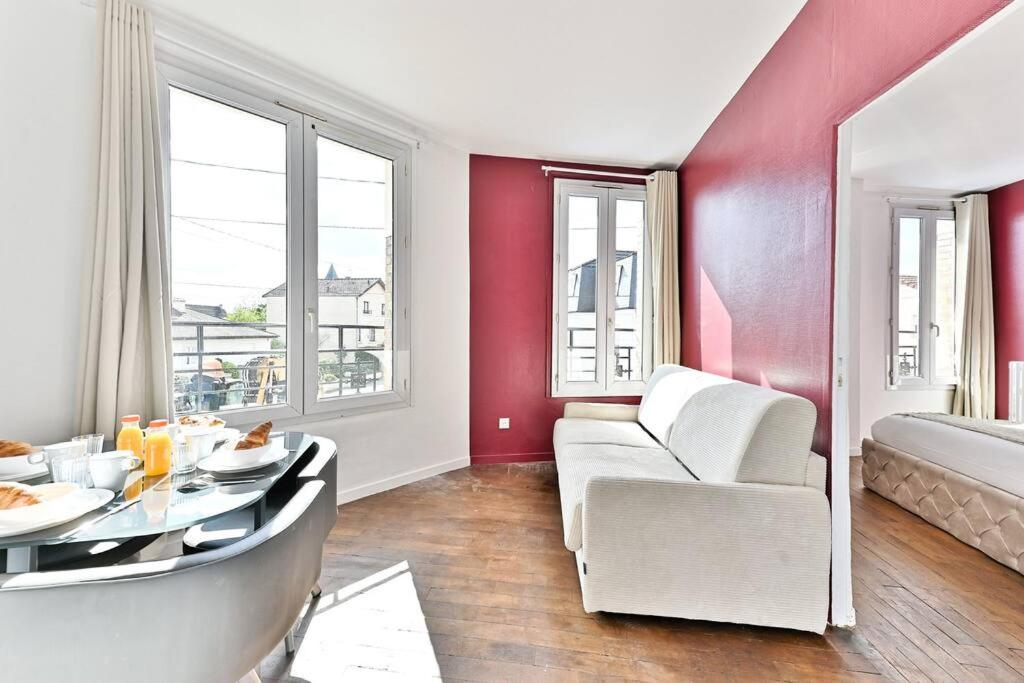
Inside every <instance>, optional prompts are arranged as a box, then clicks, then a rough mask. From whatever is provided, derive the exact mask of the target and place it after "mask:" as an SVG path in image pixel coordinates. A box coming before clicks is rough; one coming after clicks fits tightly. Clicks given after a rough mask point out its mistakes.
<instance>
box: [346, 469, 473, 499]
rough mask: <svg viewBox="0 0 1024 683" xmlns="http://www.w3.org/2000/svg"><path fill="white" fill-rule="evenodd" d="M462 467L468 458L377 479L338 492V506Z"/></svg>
mask: <svg viewBox="0 0 1024 683" xmlns="http://www.w3.org/2000/svg"><path fill="white" fill-rule="evenodd" d="M463 467H469V458H468V457H463V458H455V459H454V460H449V461H447V462H442V463H438V464H436V465H430V466H429V467H421V468H420V469H418V470H412V471H410V472H403V473H402V474H396V475H395V476H393V477H387V478H385V479H379V480H377V481H373V482H370V483H369V484H363V485H362V486H355V487H353V488H350V489H345V490H343V491H338V505H344V504H345V503H351V502H352V501H353V500H359V499H360V498H366V497H367V496H372V495H373V494H375V493H382V492H384V491H390V490H391V489H396V488H398V487H399V486H405V485H406V484H411V483H413V482H416V481H419V480H421V479H426V478H427V477H433V476H434V475H435V474H444V473H445V472H451V471H452V470H458V469H462V468H463Z"/></svg>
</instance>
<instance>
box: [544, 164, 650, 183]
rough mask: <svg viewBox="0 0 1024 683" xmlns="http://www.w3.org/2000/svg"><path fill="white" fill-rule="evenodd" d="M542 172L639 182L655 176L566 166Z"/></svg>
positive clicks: (549, 168) (545, 173) (548, 167)
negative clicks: (632, 179)
mask: <svg viewBox="0 0 1024 683" xmlns="http://www.w3.org/2000/svg"><path fill="white" fill-rule="evenodd" d="M540 170H542V171H544V175H547V174H548V173H550V172H551V171H559V172H562V173H579V174H583V175H603V176H608V177H610V178H636V179H638V180H647V179H648V178H650V177H652V176H653V175H654V174H653V173H650V174H648V175H639V174H636V173H613V172H611V171H591V170H588V169H585V168H566V167H564V166H541V167H540Z"/></svg>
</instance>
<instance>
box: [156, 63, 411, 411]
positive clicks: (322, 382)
mask: <svg viewBox="0 0 1024 683" xmlns="http://www.w3.org/2000/svg"><path fill="white" fill-rule="evenodd" d="M160 71H161V76H162V79H163V87H162V94H163V100H162V102H161V106H162V110H163V112H164V117H165V126H164V130H165V134H166V135H167V136H168V144H167V145H166V149H167V153H168V156H169V158H168V159H167V165H168V168H169V173H168V174H167V186H168V189H167V192H168V198H169V201H168V207H169V212H168V213H169V220H168V225H169V232H170V244H171V249H170V253H171V296H172V299H173V305H172V321H171V329H172V344H171V345H172V352H173V371H174V402H175V412H176V413H177V414H188V413H202V412H212V411H216V412H218V413H222V414H224V415H225V416H227V417H228V419H229V420H233V421H235V422H239V423H241V422H252V421H256V420H262V419H267V418H268V417H297V416H301V415H309V414H316V413H324V412H330V411H341V410H344V411H346V412H351V411H359V410H368V409H372V408H374V407H377V406H382V405H387V404H389V403H396V402H406V400H407V397H408V329H407V325H406V324H405V320H407V312H406V301H407V294H406V289H405V287H406V281H405V274H406V271H405V264H407V262H408V260H407V259H408V257H407V254H406V253H405V249H404V247H403V246H402V245H404V244H405V240H404V239H403V238H404V236H405V235H406V234H407V231H408V210H407V207H408V185H407V182H406V178H407V168H408V161H407V160H408V156H409V154H410V150H409V147H408V145H406V144H404V143H399V142H395V141H392V140H389V139H384V138H381V137H379V136H377V135H375V134H371V133H369V132H366V131H363V130H361V129H359V128H356V127H354V126H342V125H335V123H327V122H324V121H322V120H321V119H319V118H313V117H311V116H307V115H304V114H301V113H298V112H296V111H294V110H292V109H289V108H285V107H283V106H280V105H278V104H275V102H274V100H275V98H274V95H273V93H257V92H254V91H250V90H244V91H243V90H236V89H234V88H232V87H229V86H227V85H225V84H224V83H223V82H217V81H212V80H208V79H206V78H203V77H199V76H197V75H194V74H191V73H189V72H187V71H183V70H180V69H177V68H174V67H171V66H169V65H161V67H160ZM223 80H227V79H223ZM360 301H361V302H362V304H361V308H362V312H363V313H365V314H369V313H370V311H372V310H376V307H377V306H379V307H380V311H381V317H380V318H379V319H376V318H374V319H371V320H365V319H364V320H360V319H359V318H358V317H357V311H358V310H359V304H358V302H360ZM396 310H397V311H402V315H401V316H395V317H393V316H392V315H391V312H392V311H396ZM378 332H379V333H380V334H378Z"/></svg>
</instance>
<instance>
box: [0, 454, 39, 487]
mask: <svg viewBox="0 0 1024 683" xmlns="http://www.w3.org/2000/svg"><path fill="white" fill-rule="evenodd" d="M48 471H49V470H47V469H46V463H39V464H38V465H33V464H31V463H29V461H28V456H27V455H14V456H11V457H9V458H0V481H26V480H27V479H35V478H36V477H41V476H42V475H44V474H46V473H47V472H48Z"/></svg>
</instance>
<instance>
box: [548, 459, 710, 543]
mask: <svg viewBox="0 0 1024 683" xmlns="http://www.w3.org/2000/svg"><path fill="white" fill-rule="evenodd" d="M555 459H556V460H557V464H558V493H559V496H560V497H561V502H562V526H563V530H564V535H565V547H566V548H568V549H569V550H572V551H573V552H575V551H577V550H579V549H580V548H581V547H582V545H583V496H584V493H585V492H586V489H587V482H588V481H589V480H590V479H592V478H593V477H600V476H614V477H633V478H638V479H662V480H666V481H694V479H693V475H691V474H690V473H689V472H687V471H686V468H684V467H683V466H682V465H680V464H679V462H678V461H677V460H676V459H675V458H674V457H672V454H671V453H669V452H668V451H666V450H665V449H663V448H632V447H629V446H614V445H608V444H581V443H577V444H565V445H563V446H556V448H555Z"/></svg>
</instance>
